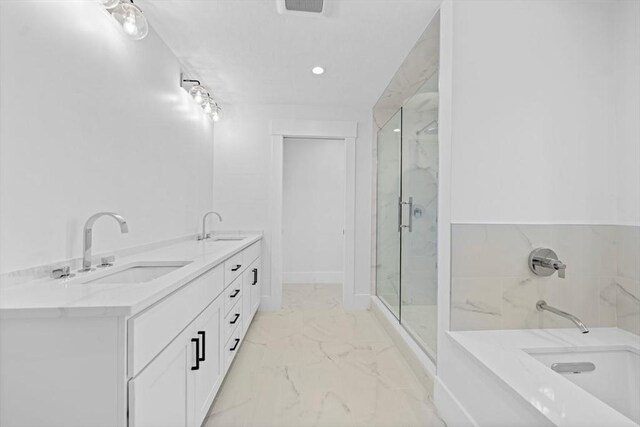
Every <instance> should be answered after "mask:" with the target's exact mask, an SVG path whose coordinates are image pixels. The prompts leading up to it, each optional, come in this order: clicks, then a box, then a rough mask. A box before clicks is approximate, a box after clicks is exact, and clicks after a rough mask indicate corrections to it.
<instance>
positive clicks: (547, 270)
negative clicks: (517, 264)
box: [529, 248, 567, 279]
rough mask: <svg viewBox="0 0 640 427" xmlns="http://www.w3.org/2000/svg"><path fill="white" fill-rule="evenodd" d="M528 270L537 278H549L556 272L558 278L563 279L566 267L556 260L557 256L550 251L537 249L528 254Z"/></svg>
mask: <svg viewBox="0 0 640 427" xmlns="http://www.w3.org/2000/svg"><path fill="white" fill-rule="evenodd" d="M529 269H530V270H531V271H532V272H533V273H534V274H536V275H538V276H545V277H546V276H551V275H552V274H553V273H555V272H556V271H557V272H558V277H559V278H561V279H564V278H565V270H566V269H567V266H566V264H565V263H563V262H562V261H560V260H559V259H558V255H556V253H555V252H554V251H552V250H551V249H547V248H538V249H534V250H533V251H531V254H529Z"/></svg>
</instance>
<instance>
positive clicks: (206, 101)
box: [180, 73, 221, 122]
mask: <svg viewBox="0 0 640 427" xmlns="http://www.w3.org/2000/svg"><path fill="white" fill-rule="evenodd" d="M180 87H182V88H183V89H184V90H186V91H187V92H188V93H189V94H190V95H191V96H192V97H193V100H194V101H196V103H197V104H198V105H200V106H201V107H202V109H203V110H204V112H205V113H207V115H208V116H209V117H211V119H212V120H213V121H214V122H217V121H218V120H220V110H221V108H220V107H219V106H218V103H217V102H216V101H215V100H214V99H213V97H212V96H211V95H210V94H209V92H208V91H207V88H206V87H205V86H203V85H202V84H201V83H200V80H195V79H185V78H184V75H183V74H182V73H180Z"/></svg>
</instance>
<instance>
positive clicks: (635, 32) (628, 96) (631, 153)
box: [612, 1, 640, 225]
mask: <svg viewBox="0 0 640 427" xmlns="http://www.w3.org/2000/svg"><path fill="white" fill-rule="evenodd" d="M612 13H613V43H612V44H613V57H614V58H613V59H614V60H613V65H614V78H613V82H614V89H613V90H614V112H615V122H614V125H615V141H616V145H615V154H616V163H615V169H616V173H617V175H616V179H617V181H616V192H617V194H616V196H617V211H618V212H617V223H618V224H620V225H640V2H639V1H620V2H619V3H617V4H616V7H615V8H614V9H613V12H612Z"/></svg>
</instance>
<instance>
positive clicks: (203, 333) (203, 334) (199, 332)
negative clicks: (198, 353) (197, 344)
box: [198, 331, 207, 362]
mask: <svg viewBox="0 0 640 427" xmlns="http://www.w3.org/2000/svg"><path fill="white" fill-rule="evenodd" d="M198 335H200V336H201V337H202V359H201V358H200V357H198V361H199V362H204V351H205V348H207V346H206V345H205V343H204V336H205V332H204V331H198Z"/></svg>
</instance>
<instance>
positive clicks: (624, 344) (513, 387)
mask: <svg viewBox="0 0 640 427" xmlns="http://www.w3.org/2000/svg"><path fill="white" fill-rule="evenodd" d="M446 340H447V344H446V345H449V346H450V348H451V350H452V351H451V352H449V353H450V354H451V359H450V360H448V361H446V362H444V363H448V364H450V365H451V366H455V369H446V376H443V378H440V379H439V381H441V382H442V384H441V386H442V387H444V388H446V391H447V393H449V394H450V395H451V398H452V399H453V400H454V401H455V402H456V403H457V405H459V408H460V411H461V412H464V414H465V416H466V420H467V421H466V422H464V423H461V422H457V423H455V425H456V426H457V425H463V424H468V425H476V426H492V427H493V426H505V427H506V426H511V427H516V426H536V427H538V426H567V427H568V426H571V427H573V426H575V427H588V426H593V427H627V426H628V427H633V426H635V427H638V426H640V337H639V336H637V335H634V334H631V333H629V332H627V331H624V330H621V329H618V328H594V329H592V330H591V332H590V333H588V334H581V333H580V332H579V331H578V329H577V328H572V329H530V330H503V331H456V332H448V333H447V336H446ZM441 363H442V362H441ZM441 363H440V364H441ZM443 371H444V369H443ZM443 374H444V372H443ZM445 420H446V418H445Z"/></svg>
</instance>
